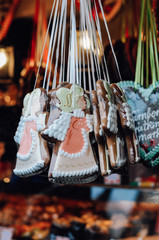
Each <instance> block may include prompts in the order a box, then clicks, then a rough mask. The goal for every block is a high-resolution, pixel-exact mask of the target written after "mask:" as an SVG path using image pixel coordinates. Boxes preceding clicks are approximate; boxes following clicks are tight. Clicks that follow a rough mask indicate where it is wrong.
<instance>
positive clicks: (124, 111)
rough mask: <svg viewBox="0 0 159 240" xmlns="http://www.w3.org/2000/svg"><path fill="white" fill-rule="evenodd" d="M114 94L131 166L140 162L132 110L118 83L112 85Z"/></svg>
mask: <svg viewBox="0 0 159 240" xmlns="http://www.w3.org/2000/svg"><path fill="white" fill-rule="evenodd" d="M111 88H112V91H113V94H114V96H115V103H116V104H117V107H118V113H119V116H120V122H121V126H122V128H123V130H124V135H125V140H126V146H127V153H128V159H129V162H130V163H131V164H135V163H137V162H139V160H140V156H139V145H138V140H137V136H136V132H135V124H134V120H133V116H132V112H131V108H130V106H129V104H128V103H127V100H126V97H125V94H124V92H123V90H122V88H121V87H120V86H118V85H117V84H116V83H113V84H111Z"/></svg>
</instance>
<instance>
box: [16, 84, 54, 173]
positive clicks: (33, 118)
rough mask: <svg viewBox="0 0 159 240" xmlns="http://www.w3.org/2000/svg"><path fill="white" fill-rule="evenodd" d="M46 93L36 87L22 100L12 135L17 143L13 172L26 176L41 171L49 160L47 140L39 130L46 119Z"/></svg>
mask: <svg viewBox="0 0 159 240" xmlns="http://www.w3.org/2000/svg"><path fill="white" fill-rule="evenodd" d="M47 103H48V98H47V93H46V91H45V89H42V88H37V89H35V90H34V91H33V92H32V93H28V94H27V95H26V96H25V98H24V101H23V109H22V116H21V118H20V122H19V125H18V128H17V131H16V134H15V137H14V140H15V142H16V143H17V145H18V152H17V159H16V166H15V169H14V170H13V171H14V173H15V174H16V175H18V176H20V177H28V176H32V175H34V174H38V173H40V172H42V171H43V170H44V169H46V167H47V166H48V164H49V162H50V155H49V150H48V145H47V142H46V141H45V140H44V139H42V137H41V135H40V132H41V130H42V129H44V128H45V124H46V121H47V115H48V113H47V112H46V111H47Z"/></svg>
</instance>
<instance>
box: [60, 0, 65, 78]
mask: <svg viewBox="0 0 159 240" xmlns="http://www.w3.org/2000/svg"><path fill="white" fill-rule="evenodd" d="M64 11H65V13H64V20H63V30H62V44H61V66H60V76H59V82H60V83H61V81H64V72H63V71H62V69H64V60H65V43H66V41H65V39H66V37H65V34H66V18H67V0H66V6H65V9H64Z"/></svg>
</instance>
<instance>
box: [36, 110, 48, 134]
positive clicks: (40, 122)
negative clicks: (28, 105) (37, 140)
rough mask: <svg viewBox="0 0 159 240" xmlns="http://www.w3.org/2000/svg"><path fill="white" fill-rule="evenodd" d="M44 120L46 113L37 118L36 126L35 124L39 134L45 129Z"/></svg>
mask: <svg viewBox="0 0 159 240" xmlns="http://www.w3.org/2000/svg"><path fill="white" fill-rule="evenodd" d="M45 119H46V113H45V114H39V116H38V117H37V119H36V124H37V131H38V132H41V131H42V130H43V129H44V128H45Z"/></svg>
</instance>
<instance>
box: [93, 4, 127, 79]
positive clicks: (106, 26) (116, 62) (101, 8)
mask: <svg viewBox="0 0 159 240" xmlns="http://www.w3.org/2000/svg"><path fill="white" fill-rule="evenodd" d="M98 2H99V6H100V10H101V12H102V16H103V20H104V24H105V28H106V31H107V35H108V39H109V43H110V46H111V50H112V53H113V56H114V60H115V64H116V67H117V71H118V74H119V78H120V81H122V77H121V74H120V70H119V65H118V61H117V58H116V55H115V52H114V48H113V44H112V41H111V37H110V33H109V29H108V25H107V22H106V19H105V16H104V11H103V7H102V3H101V0H98Z"/></svg>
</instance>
